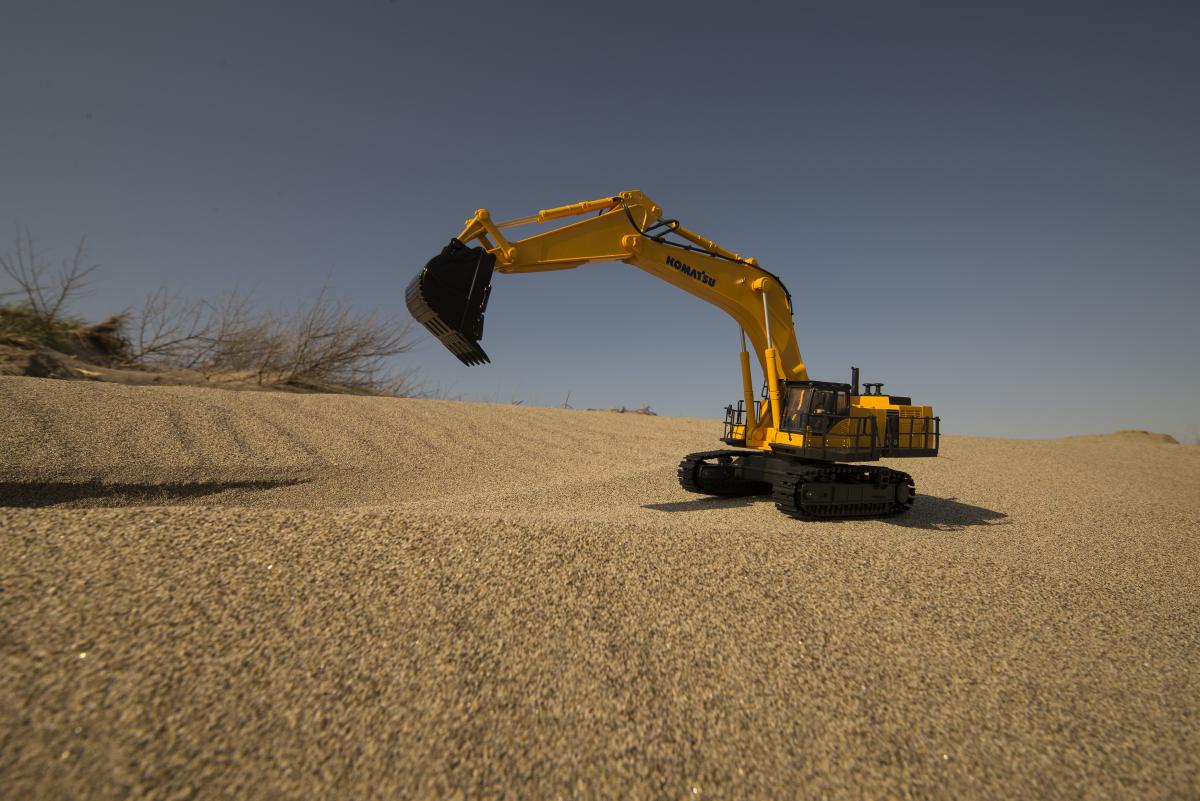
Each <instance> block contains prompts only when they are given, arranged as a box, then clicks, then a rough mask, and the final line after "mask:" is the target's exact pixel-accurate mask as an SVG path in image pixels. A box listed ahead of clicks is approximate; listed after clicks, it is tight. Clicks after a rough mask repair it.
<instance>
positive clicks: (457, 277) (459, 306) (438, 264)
mask: <svg viewBox="0 0 1200 801" xmlns="http://www.w3.org/2000/svg"><path fill="white" fill-rule="evenodd" d="M495 266H496V257H495V256H493V255H492V254H490V253H488V252H487V251H486V250H484V249H483V248H478V247H476V248H469V247H467V246H466V245H464V244H463V243H462V242H460V241H458V240H457V239H451V240H450V244H448V245H446V247H444V248H442V252H441V253H439V254H438V255H436V256H434V257H433V258H432V259H430V260H429V262H428V263H427V264H426V265H425V267H424V268H422V269H421V272H420V274H419V275H417V277H416V278H414V279H413V280H412V282H411V283H409V285H408V289H406V290H405V292H404V304H405V305H406V306H408V311H409V313H410V314H412V316H413V318H414V319H416V321H417V322H418V323H420V324H421V325H423V326H425V328H426V329H428V331H429V333H431V334H433V335H434V336H435V337H437V338H438V339H439V340H441V343H442V344H443V345H445V346H446V348H447V349H448V350H449V351H450V352H451V353H453V354H454V355H455V356H457V357H458V360H459V361H461V362H462V363H463V364H468V365H471V364H488V363H490V362H491V359H489V358H488V356H487V354H486V353H484V352H483V348H481V347H479V340H480V339H482V338H483V312H484V310H485V309H487V302H488V296H489V295H490V294H491V291H492V270H493V268H495Z"/></svg>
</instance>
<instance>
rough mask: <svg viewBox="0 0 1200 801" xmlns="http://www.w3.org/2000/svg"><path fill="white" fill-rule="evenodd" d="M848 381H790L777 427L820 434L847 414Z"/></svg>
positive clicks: (848, 401) (849, 389)
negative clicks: (843, 382) (844, 382)
mask: <svg viewBox="0 0 1200 801" xmlns="http://www.w3.org/2000/svg"><path fill="white" fill-rule="evenodd" d="M850 392H851V387H850V385H849V384H838V383H835V382H832V381H789V382H787V385H786V391H785V393H784V397H783V404H782V414H781V415H780V418H779V427H780V429H782V430H783V431H792V432H798V433H803V432H804V431H806V430H807V431H809V432H812V433H814V434H823V433H825V432H826V431H828V430H829V429H830V428H832V427H833V426H834V425H836V424H837V422H838V421H839V420H841V419H843V418H845V417H849V415H850Z"/></svg>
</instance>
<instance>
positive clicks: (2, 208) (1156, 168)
mask: <svg viewBox="0 0 1200 801" xmlns="http://www.w3.org/2000/svg"><path fill="white" fill-rule="evenodd" d="M1197 42H1200V6H1197V5H1196V4H1194V3H1158V2H1149V3H1132V2H1131V3H1126V4H1119V3H1105V4H1099V3H1079V4H1064V3H1046V2H1038V3H1028V4H1024V3H1015V2H1004V3H995V4H991V5H987V4H980V3H938V4H929V3H896V2H881V3H822V4H811V5H810V4H791V5H786V6H785V5H784V4H756V3H750V2H741V3H721V4H713V5H708V4H704V3H685V4H673V3H664V2H654V3H645V4H634V3H626V4H622V3H544V4H541V3H538V4H534V3H520V2H508V3H489V4H474V3H454V4H450V3H445V4H439V3H408V2H394V3H388V2H375V1H374V0H360V1H359V2H339V3H335V2H327V3H319V4H317V3H305V2H253V3H223V2H203V3H200V2H193V3H179V2H152V3H151V2H146V3H122V2H109V3H84V2H80V3H58V2H45V1H43V2H14V1H13V0H9V1H8V2H6V3H5V5H4V13H3V15H2V24H0V109H3V111H0V120H2V123H0V154H3V155H2V157H0V225H3V226H5V227H8V226H11V225H12V224H15V223H17V222H21V223H27V224H29V225H30V226H32V228H33V230H34V233H35V236H36V237H37V238H38V239H39V240H40V241H41V243H42V244H43V245H46V246H53V247H54V248H56V249H58V250H59V251H60V252H61V251H66V250H67V249H69V248H70V246H71V245H72V244H73V243H74V241H75V240H76V239H77V238H78V236H79V235H80V234H87V235H88V237H89V242H90V252H91V254H92V256H93V258H94V260H95V261H97V262H99V263H100V264H102V265H103V271H104V272H103V281H102V282H100V283H98V284H97V286H96V291H95V292H94V293H93V294H92V295H91V296H89V297H88V298H86V299H85V300H84V301H83V302H81V303H80V304H79V308H78V309H77V311H79V312H81V313H83V314H85V315H88V316H91V317H96V318H98V317H102V316H105V315H107V314H109V313H111V312H113V311H116V310H119V309H120V308H122V307H125V306H130V305H135V304H136V303H137V302H138V300H139V299H140V297H141V296H142V295H143V294H144V293H145V292H146V291H147V290H148V289H152V288H154V287H156V286H158V285H159V284H162V283H166V284H168V285H170V286H172V287H176V288H178V289H180V290H182V291H184V292H185V293H187V294H189V295H191V296H195V297H200V296H208V295H214V294H217V293H219V292H220V291H223V290H227V289H230V288H232V287H234V286H238V287H241V288H252V289H256V290H257V291H258V292H259V294H260V296H261V297H262V298H263V299H264V303H266V304H267V305H286V304H291V303H293V302H294V301H295V300H296V299H298V298H299V297H302V296H305V295H311V294H312V293H314V292H316V291H317V290H318V289H319V288H320V285H321V284H322V283H323V281H324V280H325V278H326V276H331V277H332V283H333V287H334V290H335V292H336V294H338V295H339V296H340V297H342V298H345V299H347V300H349V301H351V302H353V303H354V304H356V305H357V306H360V307H363V308H370V307H376V306H378V307H380V308H381V309H383V310H387V311H393V312H394V313H395V314H397V315H404V314H406V312H405V310H404V303H403V292H404V287H405V286H406V284H407V283H408V281H409V280H410V278H411V277H412V276H413V275H414V274H415V272H416V271H417V270H418V269H419V267H420V266H421V265H422V264H423V263H424V262H425V261H426V260H427V259H428V258H430V257H431V256H432V255H433V254H434V253H435V252H436V251H438V250H439V249H440V248H441V247H442V246H443V245H444V244H445V243H446V241H447V240H448V239H449V238H450V237H451V236H453V235H454V234H456V233H457V232H458V231H459V229H460V227H461V224H462V221H463V220H464V219H465V218H466V217H467V216H468V215H469V214H470V213H471V212H473V211H474V210H475V209H476V208H478V207H480V206H486V207H488V208H490V209H492V210H493V211H494V212H495V213H496V214H497V215H498V216H500V217H509V216H519V215H523V214H526V213H529V212H531V211H534V210H536V209H538V208H542V207H546V206H552V205H559V204H562V203H567V202H573V201H577V200H584V199H590V198H593V197H600V196H603V195H608V194H612V193H614V192H617V191H620V190H622V189H634V188H636V189H641V190H643V191H645V192H647V193H648V194H649V195H650V196H651V197H653V198H654V199H655V200H657V201H658V202H659V203H660V204H661V205H662V206H663V207H664V209H665V210H666V212H667V214H669V215H670V216H674V217H678V218H679V219H680V220H682V221H683V222H684V224H686V225H688V226H689V227H691V228H693V229H696V230H699V231H701V232H703V233H704V234H706V235H708V236H710V237H711V238H713V239H715V240H716V241H718V242H720V243H722V244H724V245H726V246H727V247H729V248H731V249H733V250H737V251H739V252H741V253H744V254H748V255H753V256H755V257H756V258H758V259H759V260H760V261H761V262H762V263H763V265H764V266H766V267H767V268H768V269H771V270H773V271H774V272H777V273H779V274H780V275H781V276H782V277H783V278H784V280H785V282H786V283H787V284H788V285H789V287H790V288H791V290H792V293H793V295H794V297H795V301H796V318H795V321H796V327H797V331H798V334H799V339H800V345H801V348H802V352H803V353H804V356H805V359H806V361H807V362H808V364H809V368H810V371H811V372H812V374H813V376H814V377H815V378H824V379H834V380H844V379H845V378H846V377H847V376H848V372H849V365H850V364H852V363H853V364H857V365H859V366H861V367H862V368H863V373H864V379H865V380H869V381H883V382H885V383H886V385H887V389H890V390H893V391H895V392H897V393H902V394H911V395H912V396H913V397H914V399H915V400H918V401H920V402H929V403H933V404H934V405H935V407H936V409H937V411H938V412H939V413H940V414H941V416H942V418H943V429H944V430H945V431H947V432H951V433H967V434H987V435H1001V436H1014V437H1043V436H1060V435H1065V434H1073V433H1083V432H1098V431H1109V430H1114V429H1118V428H1131V427H1136V428H1150V429H1156V430H1161V431H1167V432H1170V433H1172V434H1174V435H1175V436H1176V437H1180V438H1187V439H1191V438H1192V437H1193V436H1194V435H1195V433H1196V431H1197V426H1200V404H1198V403H1197V398H1198V397H1200V377H1198V376H1200V369H1198V368H1200V359H1198V357H1197V343H1198V342H1200V324H1198V323H1197V316H1196V307H1197V300H1198V299H1200V152H1198V143H1200V46H1198V45H1197ZM0 230H2V229H0ZM8 246H9V242H8V241H7V240H0V251H2V250H4V249H7V247H8ZM737 339H738V337H737V328H736V326H735V325H734V324H733V322H732V321H730V320H729V319H728V318H726V317H725V316H724V315H723V314H721V313H720V312H718V311H717V310H715V309H713V308H710V307H708V306H706V305H704V304H702V303H700V302H698V301H697V300H695V299H694V298H692V297H690V296H687V295H685V294H683V293H681V292H679V291H678V290H675V289H673V288H671V287H669V286H667V285H665V284H662V283H659V282H657V281H655V280H654V279H652V278H650V277H648V276H646V275H645V274H643V273H641V272H639V271H637V270H636V269H634V268H631V267H629V266H627V265H621V264H613V265H602V266H593V267H590V268H584V269H580V270H575V271H567V272H561V273H551V274H542V275H534V276H498V277H497V280H496V283H495V287H494V290H493V294H492V300H491V305H490V308H489V311H488V316H487V330H486V332H485V338H484V347H485V348H486V349H487V351H488V352H489V354H490V355H491V357H492V361H493V363H492V364H491V365H489V366H485V367H478V368H467V367H464V366H462V365H460V364H459V363H458V362H457V361H456V360H455V359H454V358H453V357H452V356H451V355H450V354H449V353H448V352H445V351H444V350H442V348H441V346H440V345H438V344H437V343H436V342H433V341H428V342H427V343H426V344H425V345H424V346H422V347H421V348H420V349H419V350H418V351H417V352H416V353H414V354H412V355H410V356H409V357H406V358H405V359H404V362H403V363H404V364H411V365H414V366H420V368H422V370H423V371H424V372H425V374H426V376H427V377H428V378H429V380H431V381H432V382H436V383H439V384H440V385H441V386H442V387H443V389H445V390H447V391H450V392H452V393H455V394H462V395H464V396H465V397H467V398H470V399H484V400H498V401H502V402H508V401H509V400H510V399H512V398H514V397H515V398H519V399H523V400H524V401H525V402H526V403H539V404H544V405H556V404H558V403H561V402H562V400H563V398H564V396H565V395H566V393H567V392H568V391H569V392H570V393H571V402H572V405H575V406H577V407H586V406H612V405H621V404H625V405H640V404H643V403H649V404H652V405H653V406H654V408H655V409H657V410H658V411H660V412H663V413H667V414H679V415H690V416H697V417H717V416H719V414H720V409H721V408H722V407H723V406H724V405H725V404H726V403H727V402H729V401H731V400H733V399H735V398H736V397H737V395H738V393H739V380H738V374H737V356H736V350H737ZM715 436H716V434H715V433H714V437H715Z"/></svg>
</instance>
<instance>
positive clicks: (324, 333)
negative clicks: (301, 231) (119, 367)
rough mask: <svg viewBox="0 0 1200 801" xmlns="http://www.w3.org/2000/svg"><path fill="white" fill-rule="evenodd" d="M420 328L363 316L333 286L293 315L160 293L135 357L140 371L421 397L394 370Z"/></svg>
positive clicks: (245, 303)
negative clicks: (246, 377) (243, 376)
mask: <svg viewBox="0 0 1200 801" xmlns="http://www.w3.org/2000/svg"><path fill="white" fill-rule="evenodd" d="M411 326H412V324H411V321H410V322H404V323H402V322H400V321H398V320H392V319H387V318H384V317H381V316H380V315H379V314H378V313H377V312H374V311H372V312H368V313H356V312H354V311H353V310H352V309H351V308H350V307H349V306H348V305H347V304H345V303H342V302H340V301H336V300H333V299H332V298H330V297H329V293H328V286H326V287H323V288H322V289H321V291H320V292H319V293H317V295H316V297H314V298H312V299H311V300H309V301H306V302H303V303H301V304H299V305H298V306H297V307H296V308H295V309H293V310H292V311H291V312H289V313H286V314H282V315H275V314H271V313H269V312H264V311H262V310H260V309H259V308H258V306H257V304H255V303H254V301H253V299H252V297H251V296H250V295H248V294H245V293H240V292H230V293H228V294H226V295H223V296H222V297H220V298H218V299H217V300H216V301H211V302H210V301H202V302H196V303H188V302H184V301H182V300H180V298H179V297H178V296H173V295H170V294H169V293H168V292H167V291H166V290H165V289H159V290H157V291H156V292H153V293H151V294H150V295H149V296H147V298H146V302H145V303H144V304H143V307H142V310H141V312H140V313H138V314H136V315H133V320H132V326H131V329H132V335H131V336H130V340H131V355H132V358H133V360H134V361H135V362H136V363H139V364H145V365H153V366H159V367H174V368H191V369H197V370H200V371H202V372H204V373H205V374H206V375H210V376H211V375H215V374H217V373H249V374H252V375H253V376H254V377H255V379H256V380H257V381H258V383H260V384H263V385H276V384H289V385H294V386H324V385H338V386H343V387H352V388H356V389H365V390H374V391H382V392H389V393H394V394H405V395H407V394H415V393H416V391H417V385H416V382H415V379H414V375H413V372H412V371H411V370H409V371H395V370H392V369H390V368H389V360H390V359H391V358H392V357H393V356H397V355H399V354H401V353H406V352H407V351H409V350H411V349H412V347H413V345H414V344H415V340H414V337H413V335H412V327H411Z"/></svg>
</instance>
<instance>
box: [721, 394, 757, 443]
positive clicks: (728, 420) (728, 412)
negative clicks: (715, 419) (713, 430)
mask: <svg viewBox="0 0 1200 801" xmlns="http://www.w3.org/2000/svg"><path fill="white" fill-rule="evenodd" d="M761 416H762V401H755V402H754V419H755V420H757V419H758V418H759V417H761ZM745 425H746V403H745V401H741V400H739V401H738V402H737V406H734V405H733V404H730V405H729V406H726V407H725V431H724V433H723V434H722V435H721V439H723V440H725V441H726V442H729V441H730V440H733V439H734V433H733V429H734V426H743V428H742V435H741V436H740V437H737V440H738V441H744V440H745V439H746V429H745V428H744V426H745Z"/></svg>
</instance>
